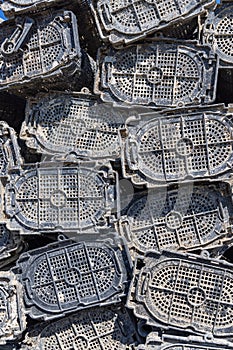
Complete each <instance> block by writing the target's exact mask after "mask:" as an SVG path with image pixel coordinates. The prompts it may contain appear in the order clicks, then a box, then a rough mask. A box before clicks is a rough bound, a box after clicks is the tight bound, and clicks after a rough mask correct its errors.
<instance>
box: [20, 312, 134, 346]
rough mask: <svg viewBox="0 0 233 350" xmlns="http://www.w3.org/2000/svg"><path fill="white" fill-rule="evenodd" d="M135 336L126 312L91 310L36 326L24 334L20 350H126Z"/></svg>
mask: <svg viewBox="0 0 233 350" xmlns="http://www.w3.org/2000/svg"><path fill="white" fill-rule="evenodd" d="M134 335H135V329H134V327H133V324H132V320H131V318H130V317H129V314H128V312H127V310H126V309H124V308H120V309H116V308H94V309H91V310H86V311H83V312H79V313H77V314H74V315H72V316H69V317H66V318H63V319H61V320H59V321H56V322H53V323H50V324H48V325H46V324H45V325H43V324H42V325H37V326H36V327H35V328H34V329H33V330H31V331H30V332H29V333H28V334H26V339H25V341H24V344H23V345H22V350H31V349H34V350H48V349H56V350H73V349H77V350H79V349H80V350H81V349H93V350H103V349H106V350H107V349H108V350H110V349H111V350H128V349H129V344H133V343H134V342H135V339H134Z"/></svg>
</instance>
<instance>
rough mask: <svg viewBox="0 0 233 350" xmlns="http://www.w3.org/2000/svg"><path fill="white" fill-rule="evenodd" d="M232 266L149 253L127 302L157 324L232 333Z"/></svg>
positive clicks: (139, 267)
mask: <svg viewBox="0 0 233 350" xmlns="http://www.w3.org/2000/svg"><path fill="white" fill-rule="evenodd" d="M142 264H144V266H143V267H142ZM232 268H233V265H232V264H228V263H226V262H223V261H219V260H216V259H208V258H202V257H198V256H197V255H185V254H175V253H170V252H166V251H164V252H163V253H162V254H157V253H148V254H147V255H146V256H145V257H139V258H138V259H137V260H136V263H135V269H134V277H133V280H132V283H131V290H130V293H129V297H128V301H127V306H128V307H129V308H132V309H133V310H134V313H135V315H136V316H137V317H139V318H143V319H145V320H146V322H147V323H148V324H150V325H153V326H157V327H161V328H166V329H167V328H170V329H176V330H184V329H185V330H189V331H192V332H195V333H204V334H206V333H211V334H213V335H215V336H221V337H226V336H231V335H232V334H233V317H232V314H233V306H232V290H233V274H232Z"/></svg>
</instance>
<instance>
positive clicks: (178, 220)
mask: <svg viewBox="0 0 233 350" xmlns="http://www.w3.org/2000/svg"><path fill="white" fill-rule="evenodd" d="M224 187H225V186H224ZM229 192H230V191H229ZM229 192H228V194H227V191H226V189H225V190H224V191H222V193H221V192H220V191H218V188H216V187H213V186H208V185H206V186H194V187H193V186H183V187H180V188H179V189H177V190H172V189H158V190H154V191H149V193H148V194H147V195H143V196H140V197H139V198H137V199H136V200H134V201H133V202H132V204H131V205H130V206H129V208H128V211H127V214H126V216H124V217H122V218H121V220H120V231H121V233H122V234H123V235H124V236H125V237H126V238H127V240H128V243H129V246H130V247H132V248H134V249H135V250H136V251H139V252H142V253H145V252H147V251H151V250H156V251H163V250H164V249H167V250H171V251H172V250H173V251H175V250H184V251H186V250H192V249H197V247H205V248H209V247H216V246H222V244H223V243H224V241H225V240H229V239H230V238H231V234H230V227H231V215H232V200H231V194H230V193H229Z"/></svg>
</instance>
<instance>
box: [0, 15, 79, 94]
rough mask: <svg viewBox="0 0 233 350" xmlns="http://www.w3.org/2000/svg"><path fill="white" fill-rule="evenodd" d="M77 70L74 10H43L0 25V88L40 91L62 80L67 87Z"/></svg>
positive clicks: (76, 32) (77, 38)
mask: <svg viewBox="0 0 233 350" xmlns="http://www.w3.org/2000/svg"><path fill="white" fill-rule="evenodd" d="M77 72H79V73H80V72H81V50H80V45H79V36H78V26H77V20H76V17H75V15H74V14H73V13H72V12H71V11H65V10H64V11H44V12H41V13H40V14H37V15H36V14H34V15H32V16H31V17H23V16H19V17H17V18H16V19H15V20H9V21H5V22H3V23H2V24H0V77H1V78H0V90H7V91H14V90H15V91H16V92H19V93H20V92H21V91H24V90H25V91H26V90H27V89H29V90H30V89H31V90H32V91H33V89H34V91H38V89H39V88H42V87H43V84H46V88H47V89H48V88H49V87H51V86H56V85H57V84H58V85H59V83H61V81H62V82H63V88H64V86H65V84H66V82H67V83H68V81H69V80H70V77H71V76H72V75H74V74H75V73H77ZM80 74H81V73H80Z"/></svg>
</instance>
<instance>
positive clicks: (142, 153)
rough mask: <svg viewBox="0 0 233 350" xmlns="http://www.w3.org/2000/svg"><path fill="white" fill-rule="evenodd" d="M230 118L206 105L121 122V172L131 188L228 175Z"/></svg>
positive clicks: (224, 111) (232, 160) (232, 155)
mask: <svg viewBox="0 0 233 350" xmlns="http://www.w3.org/2000/svg"><path fill="white" fill-rule="evenodd" d="M232 120H233V116H232V113H229V112H228V110H227V108H222V106H215V107H213V106H209V107H206V108H204V109H203V110H202V109H196V110H195V109H193V110H190V109H184V110H181V111H180V112H178V113H177V114H175V112H174V113H173V114H172V113H170V115H169V112H168V113H166V112H164V113H163V112H161V113H156V112H152V113H147V114H139V115H138V116H137V117H135V119H134V120H133V118H129V120H128V121H126V123H127V124H128V125H127V129H128V133H127V138H126V140H125V142H124V152H123V154H122V156H123V161H122V165H123V174H124V176H125V177H131V178H132V181H133V182H134V183H135V184H139V183H142V184H146V185H147V186H148V187H153V186H156V185H158V184H159V183H171V182H176V181H178V182H182V181H186V180H188V181H190V180H192V181H193V180H198V179H205V178H206V179H209V178H212V179H216V178H218V179H220V178H221V177H222V178H224V177H226V178H227V177H229V174H230V173H231V171H232V164H233V152H232V151H233V137H232V135H233V128H232V127H233V124H232Z"/></svg>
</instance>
